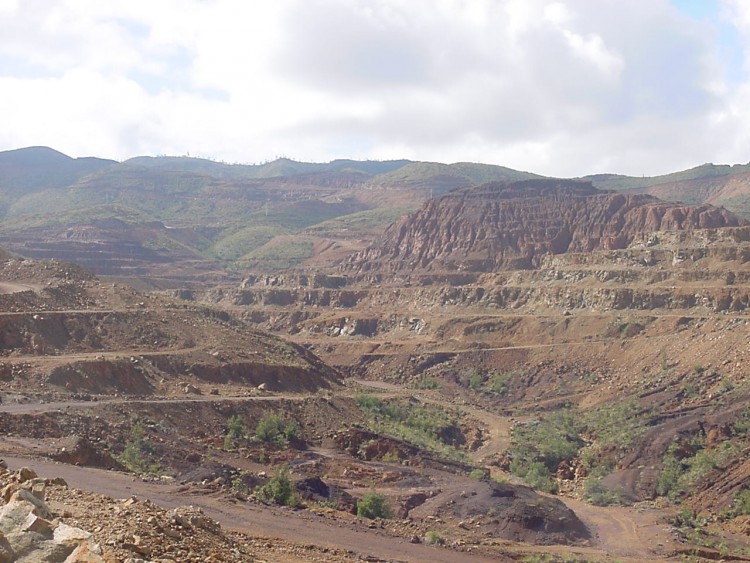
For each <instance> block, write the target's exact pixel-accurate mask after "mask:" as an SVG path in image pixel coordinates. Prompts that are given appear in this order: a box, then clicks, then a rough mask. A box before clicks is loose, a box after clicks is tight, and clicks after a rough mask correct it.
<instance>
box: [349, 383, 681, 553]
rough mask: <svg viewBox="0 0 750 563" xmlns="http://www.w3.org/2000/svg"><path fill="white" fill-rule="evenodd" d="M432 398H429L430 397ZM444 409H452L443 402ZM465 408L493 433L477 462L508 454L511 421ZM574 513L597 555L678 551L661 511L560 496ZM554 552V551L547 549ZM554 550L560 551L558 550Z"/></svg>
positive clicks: (399, 390)
mask: <svg viewBox="0 0 750 563" xmlns="http://www.w3.org/2000/svg"><path fill="white" fill-rule="evenodd" d="M356 383H358V384H359V385H361V386H364V387H369V388H373V389H379V390H382V391H387V392H390V393H396V394H402V395H413V394H415V393H416V394H418V395H419V396H420V398H422V399H425V400H427V401H428V402H432V403H435V404H440V403H441V400H440V399H439V394H437V393H431V392H429V391H418V392H415V391H414V390H412V389H404V388H403V387H399V386H397V385H393V384H391V383H386V382H383V381H363V380H356ZM428 395H429V398H428V397H427V396H428ZM442 403H443V404H444V406H449V405H448V404H446V403H445V401H444V400H443V401H442ZM461 409H462V410H464V411H466V412H467V413H469V414H470V416H472V417H474V418H476V419H477V420H479V421H480V422H481V423H482V424H483V425H484V426H485V430H486V431H487V433H488V434H489V436H488V439H487V443H486V444H485V445H484V446H483V447H482V448H480V449H479V450H477V451H476V452H473V454H472V457H473V458H474V459H475V461H481V460H482V459H486V458H488V457H491V456H493V455H495V454H497V453H500V452H503V451H505V450H506V449H507V448H508V446H509V445H510V431H511V422H510V418H509V417H506V416H501V415H496V414H494V413H492V412H490V411H487V410H485V409H480V408H477V407H471V406H468V405H462V406H461ZM557 498H559V499H560V500H561V501H562V502H564V503H565V504H566V505H567V506H568V507H569V508H570V509H571V510H573V511H574V512H575V513H576V514H577V515H578V517H579V518H580V519H581V520H582V521H583V523H584V524H586V526H587V527H588V528H589V530H591V532H592V535H593V536H594V540H593V541H592V547H593V548H594V552H598V553H599V555H601V552H602V551H603V552H605V553H607V554H609V555H613V556H616V557H618V558H625V559H627V560H629V561H660V560H666V557H667V556H668V554H669V552H671V551H673V549H672V548H676V547H677V546H676V544H675V543H674V541H673V539H672V537H671V536H670V534H669V532H668V531H667V530H666V524H665V523H664V521H663V520H664V516H665V515H664V513H662V512H660V511H658V510H639V509H635V508H625V507H606V508H604V507H598V506H592V505H590V504H587V503H585V502H582V501H580V500H576V499H572V498H568V497H557ZM545 549H550V548H545ZM553 551H559V548H554V549H553Z"/></svg>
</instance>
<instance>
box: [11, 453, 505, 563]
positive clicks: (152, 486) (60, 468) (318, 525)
mask: <svg viewBox="0 0 750 563" xmlns="http://www.w3.org/2000/svg"><path fill="white" fill-rule="evenodd" d="M4 459H5V461H6V462H7V463H8V465H9V467H10V468H11V469H18V468H20V467H30V468H31V469H33V470H34V471H36V472H37V474H39V475H40V476H43V477H50V478H52V477H62V478H63V479H65V480H66V481H67V482H68V484H69V485H70V486H72V487H75V488H79V489H84V490H88V491H92V492H96V493H100V494H104V495H108V496H112V497H114V498H127V497H130V496H133V495H135V496H137V497H139V498H144V499H149V500H151V501H152V502H154V503H156V504H158V505H159V506H162V507H164V508H174V507H177V506H185V505H193V506H199V507H201V508H202V509H203V510H204V512H205V513H206V514H207V515H208V516H210V517H211V518H214V519H215V520H217V521H218V522H220V523H221V525H222V526H223V527H225V528H226V529H231V530H236V531H239V532H243V533H246V534H248V535H251V536H253V537H267V538H279V539H282V540H285V541H289V542H292V543H296V544H314V545H317V546H328V547H331V548H333V547H337V548H340V549H347V550H351V551H353V552H354V553H358V554H360V555H361V556H362V557H368V556H369V557H377V558H383V559H388V560H390V561H404V562H414V563H417V562H424V561H431V562H434V563H489V562H490V561H502V559H498V557H496V556H487V555H478V554H470V553H463V552H459V551H455V550H446V549H440V548H438V547H432V546H428V545H424V544H411V543H409V542H408V541H407V540H405V539H403V538H398V537H393V536H391V535H388V534H387V533H386V532H385V531H383V530H379V529H367V528H364V525H363V524H355V525H352V524H351V523H349V522H341V521H333V520H328V519H326V518H325V517H322V516H318V515H316V514H315V513H313V512H310V511H302V510H292V509H287V508H270V507H261V506H258V505H254V504H250V503H242V502H237V503H236V504H233V503H229V502H227V501H226V500H224V499H220V498H216V497H214V496H211V495H198V494H191V493H184V492H179V491H178V487H177V486H174V485H163V484H157V483H149V482H144V481H141V480H140V479H137V478H135V477H133V476H131V475H126V474H122V473H117V472H112V471H104V470H100V469H94V468H89V467H75V466H71V465H66V464H61V463H56V462H51V461H46V460H38V459H30V458H24V457H15V456H6V457H5V458H4ZM357 526H359V528H358V527H357Z"/></svg>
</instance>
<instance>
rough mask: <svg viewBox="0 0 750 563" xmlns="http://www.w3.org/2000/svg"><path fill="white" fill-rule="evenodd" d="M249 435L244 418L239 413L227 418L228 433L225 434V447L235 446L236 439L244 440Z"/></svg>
mask: <svg viewBox="0 0 750 563" xmlns="http://www.w3.org/2000/svg"><path fill="white" fill-rule="evenodd" d="M246 437H247V427H246V426H245V423H244V422H242V419H241V418H240V417H239V416H237V415H232V416H230V417H229V418H228V419H227V433H226V434H225V435H224V447H225V448H226V449H229V448H231V447H232V446H233V444H234V441H235V440H242V439H243V438H246Z"/></svg>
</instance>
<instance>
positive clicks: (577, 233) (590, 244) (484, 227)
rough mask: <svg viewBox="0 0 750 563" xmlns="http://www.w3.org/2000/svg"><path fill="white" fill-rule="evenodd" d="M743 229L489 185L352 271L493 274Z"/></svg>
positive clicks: (542, 190) (393, 232)
mask: <svg viewBox="0 0 750 563" xmlns="http://www.w3.org/2000/svg"><path fill="white" fill-rule="evenodd" d="M740 224H742V220H741V219H738V218H737V217H735V216H734V215H732V214H731V213H729V212H727V211H724V210H721V209H718V208H714V207H711V206H708V205H700V206H684V205H674V204H668V203H664V202H662V201H660V200H658V199H656V198H653V197H650V196H646V195H626V194H620V193H615V192H602V191H599V190H596V189H595V188H594V187H593V186H592V185H591V184H589V183H585V182H573V181H559V180H529V181H525V182H516V183H512V184H489V185H485V186H482V187H480V188H473V189H469V190H465V191H461V192H457V193H454V194H450V195H447V196H443V197H441V198H439V199H436V200H431V201H429V202H427V204H425V206H424V207H423V208H422V209H421V210H419V211H418V212H415V213H413V214H410V215H409V216H407V217H405V218H404V219H402V220H401V221H399V222H397V223H395V224H394V225H392V226H391V227H389V228H388V230H387V231H386V232H385V234H384V236H383V238H382V239H381V240H379V241H378V243H377V245H373V246H371V247H370V248H368V249H367V250H365V251H363V252H360V253H358V254H355V255H354V256H353V257H352V258H350V260H349V262H348V265H347V270H349V271H353V272H365V271H399V270H407V271H412V272H414V271H428V272H444V271H448V272H464V271H469V272H477V271H478V272H491V271H497V270H503V269H508V270H510V269H527V268H535V267H538V266H539V264H540V261H541V259H542V257H543V256H545V255H547V254H562V253H566V252H591V251H595V250H616V249H623V248H625V247H627V246H628V245H629V244H630V243H631V242H632V241H633V239H634V238H635V236H636V235H639V234H643V233H648V232H653V231H683V230H684V231H689V230H693V229H705V228H716V227H728V226H737V225H740Z"/></svg>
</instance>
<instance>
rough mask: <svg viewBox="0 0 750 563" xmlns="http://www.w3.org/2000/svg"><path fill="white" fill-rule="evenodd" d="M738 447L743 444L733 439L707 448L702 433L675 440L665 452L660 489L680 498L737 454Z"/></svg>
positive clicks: (664, 494)
mask: <svg viewBox="0 0 750 563" xmlns="http://www.w3.org/2000/svg"><path fill="white" fill-rule="evenodd" d="M738 451H739V447H738V446H737V445H736V444H734V443H733V442H731V441H726V442H722V443H721V444H719V445H718V446H716V447H715V448H711V449H706V448H705V441H704V440H703V438H702V437H696V438H694V439H692V440H691V441H689V442H685V441H678V440H675V441H674V442H672V444H670V446H669V448H668V449H667V453H666V454H665V455H664V459H663V461H662V466H663V469H662V472H661V473H660V474H659V480H658V483H657V486H656V492H657V493H658V494H659V495H662V496H666V497H668V498H669V499H670V500H673V501H674V500H678V499H679V498H681V497H683V496H684V495H686V494H687V493H688V491H690V490H691V489H693V488H694V487H695V486H696V484H697V483H698V482H699V481H700V480H702V479H703V478H704V477H706V475H708V474H709V473H710V472H711V471H713V470H714V469H716V468H717V467H720V466H722V465H723V464H724V463H726V462H727V461H729V460H730V459H732V458H733V457H735V456H736V455H737V454H738Z"/></svg>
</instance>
